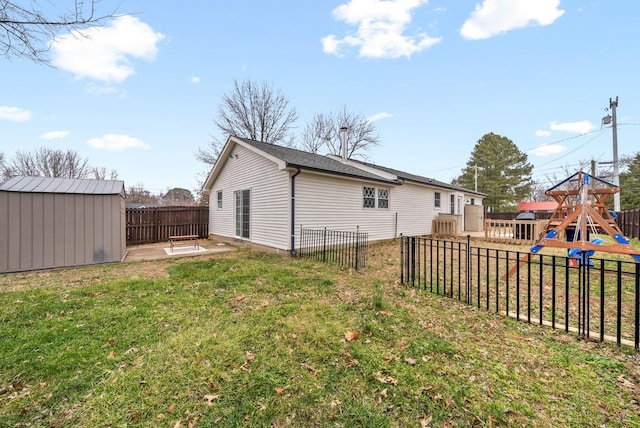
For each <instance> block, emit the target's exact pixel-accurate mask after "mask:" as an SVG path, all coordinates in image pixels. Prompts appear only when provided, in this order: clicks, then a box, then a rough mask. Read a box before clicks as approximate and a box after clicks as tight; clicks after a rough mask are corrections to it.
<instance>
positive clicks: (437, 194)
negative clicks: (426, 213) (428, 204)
mask: <svg viewBox="0 0 640 428" xmlns="http://www.w3.org/2000/svg"><path fill="white" fill-rule="evenodd" d="M433 206H434V207H436V208H440V192H435V193H434V194H433Z"/></svg>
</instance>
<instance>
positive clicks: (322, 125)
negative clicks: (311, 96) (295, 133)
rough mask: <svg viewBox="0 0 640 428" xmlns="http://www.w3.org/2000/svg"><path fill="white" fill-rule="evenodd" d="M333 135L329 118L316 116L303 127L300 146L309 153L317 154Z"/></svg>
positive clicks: (320, 115) (321, 115) (322, 115)
mask: <svg viewBox="0 0 640 428" xmlns="http://www.w3.org/2000/svg"><path fill="white" fill-rule="evenodd" d="M333 134H334V129H333V124H332V121H331V118H330V117H329V116H325V115H324V114H322V113H320V114H316V115H315V116H314V117H313V118H312V119H311V120H310V121H309V122H307V124H306V125H305V127H304V131H302V136H301V139H300V146H301V148H302V149H303V150H305V151H307V152H310V153H318V152H320V151H321V150H322V149H323V148H325V147H326V146H327V141H329V140H330V139H331V136H332V135H333Z"/></svg>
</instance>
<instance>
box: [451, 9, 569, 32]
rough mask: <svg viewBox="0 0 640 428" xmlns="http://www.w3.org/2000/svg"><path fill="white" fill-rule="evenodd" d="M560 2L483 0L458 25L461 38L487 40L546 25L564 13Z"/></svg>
mask: <svg viewBox="0 0 640 428" xmlns="http://www.w3.org/2000/svg"><path fill="white" fill-rule="evenodd" d="M559 6H560V0H483V1H482V4H477V5H476V8H475V10H474V11H473V12H472V13H471V16H470V17H469V18H467V20H466V21H465V22H464V24H462V28H461V29H460V34H461V35H462V37H464V38H465V39H471V40H480V39H488V38H490V37H493V36H497V35H499V34H504V33H506V32H508V31H511V30H515V29H517V28H524V27H528V26H530V25H541V26H546V25H550V24H552V23H553V22H554V21H555V20H556V19H558V18H559V17H561V16H562V15H563V14H564V10H562V9H559V8H558V7H559Z"/></svg>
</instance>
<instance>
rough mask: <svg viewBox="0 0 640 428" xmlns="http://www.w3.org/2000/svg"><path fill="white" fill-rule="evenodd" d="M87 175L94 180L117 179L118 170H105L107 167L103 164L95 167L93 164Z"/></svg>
mask: <svg viewBox="0 0 640 428" xmlns="http://www.w3.org/2000/svg"><path fill="white" fill-rule="evenodd" d="M89 177H90V178H93V179H94V180H117V179H118V171H116V170H115V169H112V170H111V171H107V168H106V167H104V166H101V167H97V166H94V167H92V168H91V171H90V172H89Z"/></svg>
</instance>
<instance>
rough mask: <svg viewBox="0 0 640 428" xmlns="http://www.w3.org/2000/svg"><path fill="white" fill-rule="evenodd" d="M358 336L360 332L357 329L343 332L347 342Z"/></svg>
mask: <svg viewBox="0 0 640 428" xmlns="http://www.w3.org/2000/svg"><path fill="white" fill-rule="evenodd" d="M359 337H360V333H358V332H357V331H348V332H346V333H345V334H344V338H345V339H347V341H348V342H351V341H352V340H356V339H358V338H359Z"/></svg>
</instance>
